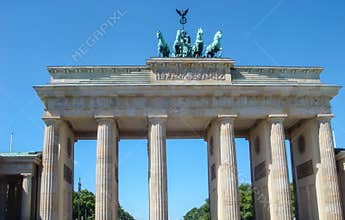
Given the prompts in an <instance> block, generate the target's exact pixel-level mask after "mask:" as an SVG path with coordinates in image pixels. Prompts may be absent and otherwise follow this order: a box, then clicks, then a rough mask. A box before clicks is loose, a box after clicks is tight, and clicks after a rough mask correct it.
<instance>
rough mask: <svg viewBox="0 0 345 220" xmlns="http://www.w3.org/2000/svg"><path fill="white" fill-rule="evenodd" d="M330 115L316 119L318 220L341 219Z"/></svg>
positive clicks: (320, 115) (321, 115)
mask: <svg viewBox="0 0 345 220" xmlns="http://www.w3.org/2000/svg"><path fill="white" fill-rule="evenodd" d="M332 117H333V115H331V114H319V115H318V117H317V119H318V123H319V124H318V133H319V135H318V140H319V148H320V163H321V166H320V171H321V175H322V178H321V182H320V183H319V184H317V185H318V187H321V192H322V196H321V198H322V200H323V201H322V202H321V203H322V205H320V206H319V207H320V208H321V209H322V211H321V216H320V219H327V220H341V219H343V216H342V210H341V201H340V192H339V185H338V177H337V171H336V164H335V156H334V146H333V138H332V130H331V125H330V120H331V118H332Z"/></svg>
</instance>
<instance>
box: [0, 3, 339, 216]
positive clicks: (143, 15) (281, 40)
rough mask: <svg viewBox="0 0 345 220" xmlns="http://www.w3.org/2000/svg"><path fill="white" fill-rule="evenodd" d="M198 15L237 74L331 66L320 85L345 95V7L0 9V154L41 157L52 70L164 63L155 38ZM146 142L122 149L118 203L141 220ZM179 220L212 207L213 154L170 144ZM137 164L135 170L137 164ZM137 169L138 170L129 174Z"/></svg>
mask: <svg viewBox="0 0 345 220" xmlns="http://www.w3.org/2000/svg"><path fill="white" fill-rule="evenodd" d="M186 7H189V8H190V13H189V15H188V24H187V25H186V29H187V31H189V34H190V35H191V36H192V40H194V37H195V34H196V30H197V28H198V27H202V28H203V29H204V32H205V34H204V40H205V42H210V41H211V40H212V38H213V35H214V33H215V32H216V31H217V30H218V29H221V30H222V31H223V40H222V46H223V48H224V53H223V56H224V57H230V58H232V59H234V60H236V64H238V65H297V66H323V67H325V71H324V72H323V73H322V76H321V78H322V81H323V82H325V83H329V84H336V85H345V78H344V74H345V73H343V69H344V64H345V62H344V58H345V56H344V55H345V43H344V39H345V13H344V11H345V2H344V1H342V0H333V1H331V2H330V1H322V0H303V1H300V0H289V1H287V0H263V1H260V2H259V1H256V2H254V1H250V0H242V1H231V0H228V1H217V2H213V3H212V2H210V1H195V0H190V1H188V2H187V1H164V2H163V1H149V0H146V1H131V0H127V1H102V2H100V1H85V0H83V1H80V0H76V1H64V0H61V1H58V2H51V1H49V2H48V1H20V2H19V1H6V2H2V4H1V7H0V27H1V35H0V67H1V69H0V94H1V98H2V99H1V102H0V107H1V114H0V122H1V125H0V151H1V152H6V151H8V146H9V141H10V133H11V131H13V132H14V150H15V151H31V150H41V146H42V141H43V122H42V121H41V119H40V117H41V115H42V112H43V105H42V103H41V101H40V100H39V98H38V97H37V95H36V94H35V92H34V90H33V89H32V86H33V85H37V84H45V83H47V82H48V81H49V74H48V72H47V71H46V66H49V65H101V64H104V65H116V64H145V61H146V59H147V58H149V57H151V56H156V36H155V35H156V31H157V30H161V31H162V32H163V34H164V36H165V38H166V40H167V42H168V43H170V45H171V44H172V43H173V40H174V38H175V33H176V29H177V28H178V27H179V24H178V17H177V15H176V12H175V8H186ZM116 12H122V13H123V12H125V13H124V15H123V16H120V18H119V19H118V20H117V21H116V24H115V25H114V26H112V27H111V28H108V29H107V31H106V34H105V35H104V36H102V37H101V38H99V39H98V40H97V41H96V42H95V44H94V45H93V46H92V47H89V48H88V49H87V52H86V54H85V55H84V56H83V57H82V58H81V59H79V60H78V61H77V62H76V61H75V60H74V59H73V54H74V53H75V51H76V50H78V48H80V47H81V46H82V45H83V43H85V41H86V40H87V39H88V38H89V37H90V36H91V35H92V33H94V32H95V31H96V30H98V29H99V27H100V26H101V25H102V24H103V23H104V22H106V21H107V20H108V19H109V18H110V17H111V16H112V15H113V14H114V13H116ZM344 98H345V94H344V90H341V91H340V94H339V95H338V96H337V97H336V98H335V99H334V100H333V101H332V107H333V112H334V114H335V115H336V117H335V118H334V119H333V122H332V123H333V128H334V129H335V134H336V140H337V145H338V147H345V127H344V124H345V115H344V114H342V113H343V109H344V107H345V103H344V101H345V99H344ZM146 144H147V143H146V141H145V140H140V141H121V142H120V170H119V173H120V202H121V204H122V205H123V206H124V208H125V209H127V210H129V211H130V212H131V213H132V214H133V215H134V216H135V217H137V219H139V220H141V219H148V198H147V194H148V186H147V152H146V149H147V148H146ZM167 149H168V155H167V157H168V188H169V212H170V214H169V215H170V219H171V220H178V219H181V217H182V216H183V214H185V212H186V210H189V209H190V208H192V207H193V206H199V205H200V204H202V203H203V201H204V199H205V198H206V197H207V173H206V172H205V171H206V164H207V162H206V152H205V151H206V144H205V143H204V142H203V141H202V140H188V141H187V140H169V141H168V143H167ZM237 151H238V154H237V156H238V164H239V170H240V173H241V176H243V178H242V177H241V181H249V179H250V178H249V177H250V174H249V157H248V144H247V143H246V141H245V140H242V139H241V140H237ZM95 152H96V147H95V142H94V141H80V142H78V143H77V145H76V156H75V159H76V169H75V171H76V172H75V177H76V178H77V177H81V178H82V181H83V186H85V187H86V188H87V189H89V190H91V191H94V188H95V179H94V178H95V173H94V171H95V163H94V161H95ZM133 162H135V163H134V164H133ZM131 164H132V165H131Z"/></svg>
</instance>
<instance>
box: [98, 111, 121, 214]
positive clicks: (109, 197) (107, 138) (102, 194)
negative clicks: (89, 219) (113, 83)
mask: <svg viewBox="0 0 345 220" xmlns="http://www.w3.org/2000/svg"><path fill="white" fill-rule="evenodd" d="M96 120H97V122H98V132H97V158H96V211H95V219H96V220H116V219H117V212H118V195H117V189H115V188H117V184H116V183H115V181H116V180H115V176H116V174H115V165H116V160H117V158H116V140H117V127H116V122H115V119H114V118H113V117H96Z"/></svg>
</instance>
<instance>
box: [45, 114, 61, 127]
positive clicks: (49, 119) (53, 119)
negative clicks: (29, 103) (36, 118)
mask: <svg viewBox="0 0 345 220" xmlns="http://www.w3.org/2000/svg"><path fill="white" fill-rule="evenodd" d="M42 120H43V121H44V123H45V124H46V125H59V123H60V122H61V117H60V116H43V117H42Z"/></svg>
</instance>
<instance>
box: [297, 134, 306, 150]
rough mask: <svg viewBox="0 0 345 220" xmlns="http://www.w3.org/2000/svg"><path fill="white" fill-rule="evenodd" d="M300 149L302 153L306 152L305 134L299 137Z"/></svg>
mask: <svg viewBox="0 0 345 220" xmlns="http://www.w3.org/2000/svg"><path fill="white" fill-rule="evenodd" d="M298 151H299V152H300V154H303V153H304V152H305V139H304V136H303V135H301V136H299V138H298Z"/></svg>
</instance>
